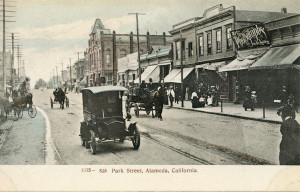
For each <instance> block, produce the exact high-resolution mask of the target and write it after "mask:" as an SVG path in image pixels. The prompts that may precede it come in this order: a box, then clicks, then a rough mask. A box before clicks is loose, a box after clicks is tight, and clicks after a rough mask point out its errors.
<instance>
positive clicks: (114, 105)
mask: <svg viewBox="0 0 300 192" xmlns="http://www.w3.org/2000/svg"><path fill="white" fill-rule="evenodd" d="M125 91H127V89H126V88H124V87H121V86H102V87H90V88H85V89H82V100H83V115H84V121H83V122H81V126H80V137H81V144H82V146H85V147H86V148H87V149H88V148H90V149H91V152H92V154H96V146H97V144H98V143H102V142H107V141H114V142H116V141H119V142H123V141H124V140H125V139H126V138H129V139H130V140H131V141H132V144H133V147H134V149H138V148H139V146H140V133H139V130H138V128H137V126H136V123H128V124H129V125H126V124H127V123H126V119H127V121H129V120H130V114H128V113H127V114H126V112H125V103H124V102H125V101H124V100H123V99H122V96H123V94H124V92H125ZM125 114H126V115H125ZM125 116H126V118H125Z"/></svg>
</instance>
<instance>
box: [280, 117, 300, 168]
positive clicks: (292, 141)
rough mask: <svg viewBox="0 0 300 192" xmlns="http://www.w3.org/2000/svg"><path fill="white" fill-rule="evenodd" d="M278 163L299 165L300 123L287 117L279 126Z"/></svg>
mask: <svg viewBox="0 0 300 192" xmlns="http://www.w3.org/2000/svg"><path fill="white" fill-rule="evenodd" d="M280 132H281V134H282V140H281V142H280V152H279V162H280V165H300V125H299V124H298V122H297V121H296V120H295V119H292V118H288V119H287V120H285V121H284V122H283V123H282V124H281V127H280Z"/></svg>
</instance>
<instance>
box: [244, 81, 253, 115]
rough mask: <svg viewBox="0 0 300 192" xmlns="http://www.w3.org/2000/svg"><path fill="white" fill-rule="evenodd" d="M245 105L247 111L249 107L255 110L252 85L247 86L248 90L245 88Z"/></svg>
mask: <svg viewBox="0 0 300 192" xmlns="http://www.w3.org/2000/svg"><path fill="white" fill-rule="evenodd" d="M243 107H244V108H245V111H247V109H249V108H250V109H251V111H254V110H255V109H254V104H253V101H252V99H251V88H250V86H246V90H245V101H244V104H243Z"/></svg>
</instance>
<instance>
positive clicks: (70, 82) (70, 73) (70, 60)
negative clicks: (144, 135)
mask: <svg viewBox="0 0 300 192" xmlns="http://www.w3.org/2000/svg"><path fill="white" fill-rule="evenodd" d="M69 59H70V85H71V86H70V90H72V66H71V60H72V59H71V58H69Z"/></svg>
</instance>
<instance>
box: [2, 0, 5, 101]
mask: <svg viewBox="0 0 300 192" xmlns="http://www.w3.org/2000/svg"><path fill="white" fill-rule="evenodd" d="M2 10H3V13H2V14H3V15H2V16H3V49H2V50H3V52H2V54H3V55H2V63H3V92H4V97H5V93H6V76H5V0H3V7H2Z"/></svg>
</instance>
